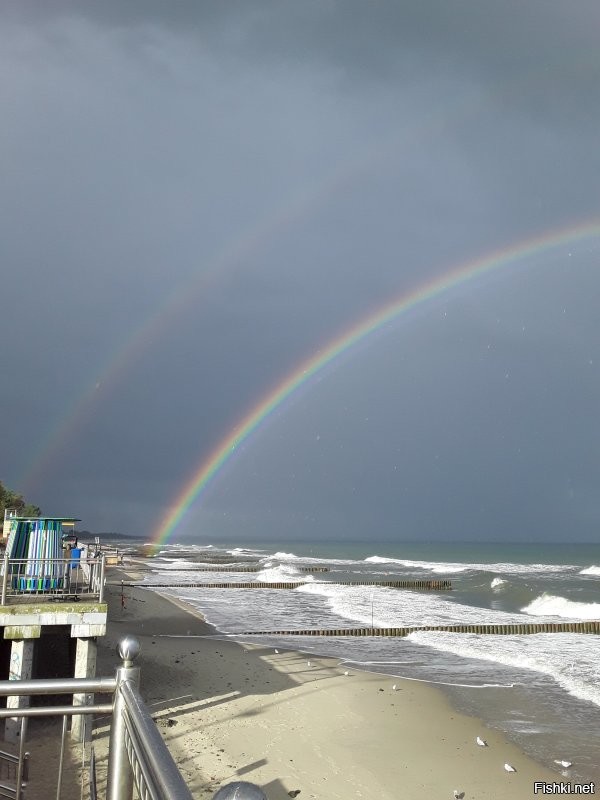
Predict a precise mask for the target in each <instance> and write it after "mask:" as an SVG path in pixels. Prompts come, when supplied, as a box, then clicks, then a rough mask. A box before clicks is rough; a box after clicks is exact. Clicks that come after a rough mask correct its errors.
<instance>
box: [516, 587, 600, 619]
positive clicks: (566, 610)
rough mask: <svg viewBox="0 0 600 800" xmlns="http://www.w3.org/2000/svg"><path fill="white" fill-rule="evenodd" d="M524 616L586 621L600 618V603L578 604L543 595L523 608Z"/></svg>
mask: <svg viewBox="0 0 600 800" xmlns="http://www.w3.org/2000/svg"><path fill="white" fill-rule="evenodd" d="M521 611H522V612H523V613H524V614H529V615H530V616H533V617H561V618H564V619H574V620H586V619H598V618H600V603H577V602H576V601H575V600H567V598H566V597H559V596H557V595H553V594H545V593H544V594H542V595H540V596H539V597H536V598H535V600H532V601H531V603H529V605H528V606H525V608H522V609H521Z"/></svg>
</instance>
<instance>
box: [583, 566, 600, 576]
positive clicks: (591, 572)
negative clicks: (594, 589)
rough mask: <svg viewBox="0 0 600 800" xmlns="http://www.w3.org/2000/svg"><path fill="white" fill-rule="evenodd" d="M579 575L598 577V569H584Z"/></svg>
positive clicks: (599, 570) (599, 569)
mask: <svg viewBox="0 0 600 800" xmlns="http://www.w3.org/2000/svg"><path fill="white" fill-rule="evenodd" d="M579 574H580V575H600V567H594V566H592V567H586V568H585V569H582V570H581V572H580V573H579Z"/></svg>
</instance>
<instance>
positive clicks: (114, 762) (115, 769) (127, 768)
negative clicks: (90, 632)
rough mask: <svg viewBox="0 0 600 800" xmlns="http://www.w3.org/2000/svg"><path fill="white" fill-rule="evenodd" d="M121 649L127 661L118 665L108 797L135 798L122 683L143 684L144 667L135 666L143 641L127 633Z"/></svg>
mask: <svg viewBox="0 0 600 800" xmlns="http://www.w3.org/2000/svg"><path fill="white" fill-rule="evenodd" d="M117 652H118V654H119V656H120V657H121V658H122V659H123V665H122V666H121V667H117V675H116V677H117V687H116V689H115V702H114V706H113V718H112V724H111V726H110V740H109V745H108V776H107V781H106V800H131V798H132V796H133V771H132V769H131V765H130V763H129V756H128V755H127V736H128V734H127V729H126V725H125V715H126V714H127V707H126V704H125V699H124V697H123V695H122V694H121V688H120V687H121V684H122V683H124V682H125V681H129V682H130V683H131V684H132V685H133V686H134V687H135V688H136V689H137V688H139V685H140V668H139V667H135V666H134V661H135V659H136V658H137V657H138V655H139V652H140V644H139V642H138V640H137V639H134V637H133V636H126V637H125V638H124V639H121V641H120V642H119V644H118V647H117Z"/></svg>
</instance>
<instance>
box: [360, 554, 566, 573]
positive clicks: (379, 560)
mask: <svg viewBox="0 0 600 800" xmlns="http://www.w3.org/2000/svg"><path fill="white" fill-rule="evenodd" d="M365 562H367V563H371V564H398V565H399V566H402V567H408V568H412V569H424V570H429V571H430V572H436V573H452V572H467V571H469V570H471V571H473V572H501V573H502V572H504V573H509V574H510V573H512V574H524V573H530V572H536V573H540V572H541V573H543V572H547V573H551V572H556V573H558V572H566V571H569V570H574V569H576V567H574V566H572V565H569V564H511V563H491V564H468V563H463V562H456V563H454V562H450V561H449V562H445V561H413V560H410V559H406V558H385V557H384V556H369V557H368V558H365Z"/></svg>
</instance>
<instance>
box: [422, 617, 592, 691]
mask: <svg viewBox="0 0 600 800" xmlns="http://www.w3.org/2000/svg"><path fill="white" fill-rule="evenodd" d="M408 639H409V640H410V641H412V642H414V643H416V644H421V645H426V646H428V647H435V648H436V649H437V650H443V651H445V652H449V653H454V654H456V655H458V656H463V657H465V658H478V659H482V660H485V661H494V662H496V663H499V664H504V665H506V666H510V667H516V668H519V669H527V670H533V671H535V672H540V673H543V674H545V675H549V676H551V677H552V678H554V680H556V681H557V683H558V684H559V685H560V686H562V687H563V689H565V690H566V691H568V692H569V693H570V694H572V695H574V696H575V697H579V698H580V699H582V700H586V701H589V702H592V703H595V704H596V705H600V688H599V687H600V639H599V638H598V637H595V636H585V635H577V634H563V633H545V634H544V633H541V634H538V635H536V636H502V637H498V636H477V635H475V634H462V633H444V632H441V631H439V632H438V631H432V632H423V633H421V632H418V633H413V634H411V635H410V636H409V637H408Z"/></svg>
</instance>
